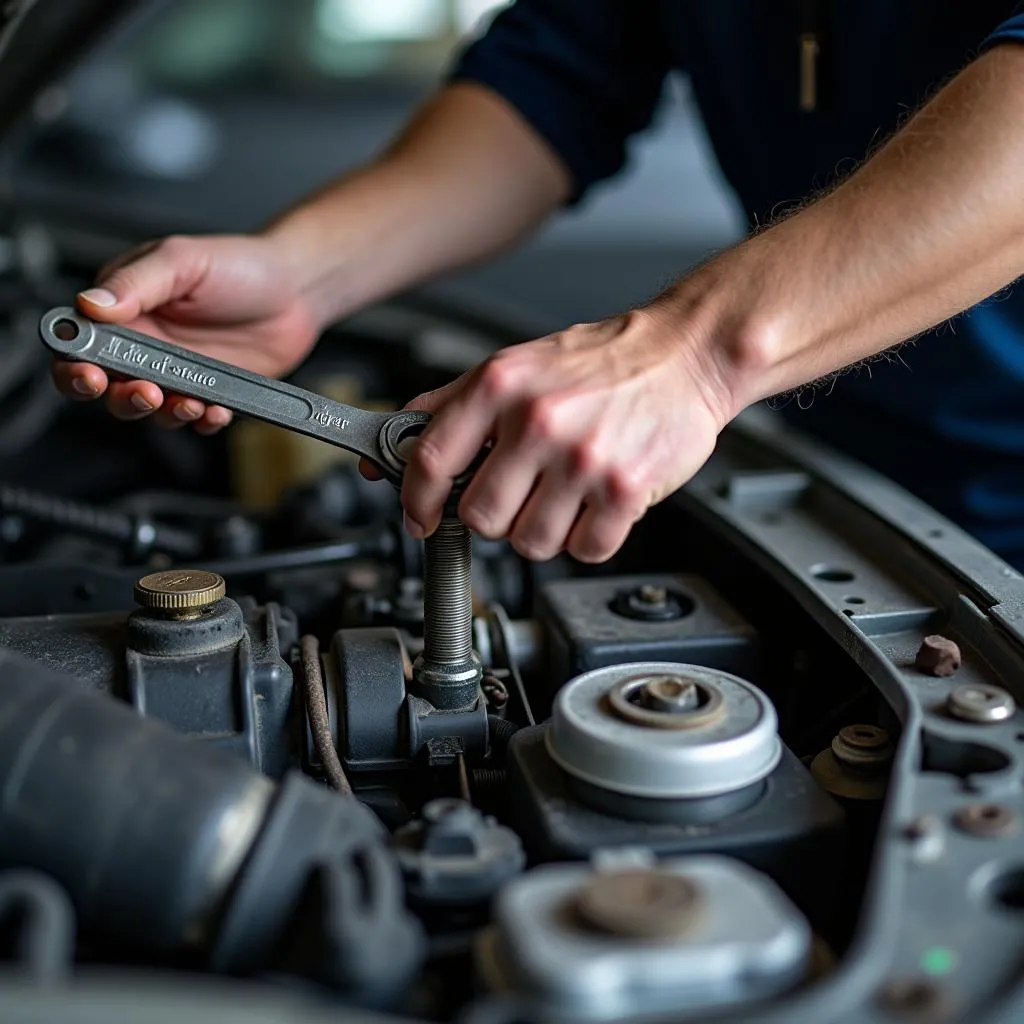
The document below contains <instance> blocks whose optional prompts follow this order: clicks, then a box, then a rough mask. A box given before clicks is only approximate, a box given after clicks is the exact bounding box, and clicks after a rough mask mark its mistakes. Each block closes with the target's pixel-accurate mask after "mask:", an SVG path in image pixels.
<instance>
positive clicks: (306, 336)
mask: <svg viewBox="0 0 1024 1024" xmlns="http://www.w3.org/2000/svg"><path fill="white" fill-rule="evenodd" d="M77 305H78V308H79V310H80V311H81V312H82V313H83V314H85V315H86V316H87V317H89V318H90V319H93V320H100V321H105V322H107V323H113V324H122V325H124V326H126V327H130V328H133V329H135V330H139V331H142V332H144V333H146V334H151V335H153V336H155V337H158V338H163V339H164V340H166V341H171V342H174V343H175V344H178V345H183V346H185V347H186V348H190V349H194V350H195V351H197V352H202V353H204V354H205V355H209V356H212V357H213V358H215V359H221V360H223V361H224V362H226V363H231V364H233V365H235V366H241V367H244V368H245V369H247V370H253V371H255V372H256V373H262V374H264V375H266V376H270V377H279V376H282V375H284V374H286V373H288V372H289V371H290V370H292V369H294V368H295V367H296V366H298V364H299V363H301V362H302V360H303V359H305V357H306V356H307V355H308V354H309V351H310V350H311V349H312V347H313V345H314V344H315V343H316V339H317V336H318V335H319V332H320V324H319V323H318V322H317V319H316V317H315V316H314V314H313V312H312V311H311V309H310V307H309V305H308V303H307V302H306V300H305V298H304V296H303V294H302V291H301V290H300V288H299V287H298V286H297V285H296V284H295V283H294V281H293V280H292V275H291V273H290V271H289V270H288V268H287V267H286V265H285V263H284V261H283V260H282V258H281V256H280V255H279V253H278V252H277V250H276V249H275V248H274V246H273V244H272V243H271V241H270V240H269V239H268V238H264V237H261V236H258V235H212V236H200V237H182V236H176V237H172V238H165V239H163V240H162V241H160V242H155V243H150V244H148V245H144V246H141V247H139V248H138V249H133V250H132V251H131V252H128V253H126V254H125V255H123V256H121V257H119V258H118V259H116V260H114V261H113V262H112V263H110V264H108V265H107V266H106V267H104V268H103V270H101V271H100V273H99V275H98V277H97V281H96V286H95V287H93V288H90V289H88V290H87V291H84V292H82V293H80V294H79V295H78V298H77ZM53 379H54V382H55V383H56V385H57V388H58V389H59V390H60V391H61V392H62V393H63V394H65V395H67V396H69V397H71V398H75V399H79V400H83V401H84V400H90V399H94V398H99V397H100V396H101V395H106V399H107V407H108V408H109V409H110V411H111V413H113V415H114V416H116V417H118V418H119V419H123V420H137V419H142V418H143V417H145V416H149V415H150V414H153V415H154V419H155V421H156V422H157V423H159V424H160V425H161V426H164V427H169V428H174V427H182V426H185V425H186V424H189V423H191V424H194V425H195V427H196V429H197V430H198V431H199V432H200V433H202V434H212V433H214V432H216V431H217V430H220V429H221V427H224V426H226V425H227V424H228V423H229V422H230V421H231V413H230V412H229V411H228V410H227V409H224V408H222V407H220V406H217V405H209V406H207V405H204V404H203V403H202V402H200V401H198V400H197V399H195V398H185V397H183V396H181V395H174V394H169V393H164V392H162V391H161V390H160V388H159V387H158V386H157V385H156V384H152V383H150V382H148V381H140V380H116V379H111V378H110V377H108V375H107V374H106V373H104V371H103V370H102V369H100V367H98V366H92V365H90V364H88V363H76V362H67V361H63V360H55V361H54V364H53Z"/></svg>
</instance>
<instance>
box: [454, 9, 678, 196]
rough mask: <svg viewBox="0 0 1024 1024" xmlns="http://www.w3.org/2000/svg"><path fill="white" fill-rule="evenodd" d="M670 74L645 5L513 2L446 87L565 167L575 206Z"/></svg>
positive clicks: (467, 52)
mask: <svg viewBox="0 0 1024 1024" xmlns="http://www.w3.org/2000/svg"><path fill="white" fill-rule="evenodd" d="M670 67H671V59H670V57H669V51H668V47H667V45H666V43H665V39H664V33H663V32H659V29H658V17H657V13H656V6H655V5H654V4H653V3H650V2H647V0H517V2H515V3H513V4H512V6H511V7H509V8H507V9H506V10H504V11H502V12H501V13H500V14H499V15H498V16H497V17H496V18H495V19H494V21H493V22H492V23H491V26H490V28H489V29H488V31H487V32H486V34H485V35H484V36H483V37H482V38H480V39H478V40H476V41H475V42H473V43H471V44H470V45H469V46H468V47H467V48H465V49H464V50H463V52H462V53H461V54H460V55H459V56H458V58H457V60H456V62H455V65H454V68H453V70H452V72H451V74H450V76H449V81H473V82H477V83H479V84H481V85H484V86H487V87H488V88H489V89H492V90H493V91H494V92H496V93H498V94H499V95H500V96H502V97H503V98H504V99H505V100H507V101H508V102H509V103H511V104H512V106H514V107H515V108H516V109H517V110H518V111H519V113H520V114H521V115H522V117H523V118H524V119H525V120H526V121H527V123H528V124H530V125H531V126H532V127H533V129H534V130H535V131H536V132H537V133H538V134H539V135H540V136H541V137H542V138H543V139H544V140H545V141H546V142H547V143H548V144H549V145H550V146H551V147H552V149H553V150H554V151H555V152H556V153H557V154H558V155H559V156H560V157H561V159H562V160H563V161H564V163H565V164H566V166H567V167H568V169H569V172H570V174H571V175H572V178H573V181H574V185H575V187H574V192H573V196H572V199H571V200H570V201H571V202H575V201H576V200H578V199H579V198H580V197H581V196H582V195H583V194H584V193H585V192H586V191H587V189H588V188H589V187H590V186H591V185H592V184H593V183H594V182H596V181H599V180H600V179H602V178H607V177H609V176H610V175H612V174H614V173H615V172H616V171H618V170H619V169H620V168H621V167H622V166H623V164H624V163H625V160H626V142H627V140H628V139H629V137H630V136H631V135H632V134H633V133H634V132H637V131H639V130H640V129H642V128H644V127H646V126H647V125H648V124H649V123H650V121H651V118H652V116H653V114H654V110H655V107H656V106H657V103H658V99H659V97H660V95H661V89H662V84H663V82H664V80H665V76H666V75H667V73H668V71H669V70H670Z"/></svg>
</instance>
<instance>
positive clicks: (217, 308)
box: [54, 82, 570, 433]
mask: <svg viewBox="0 0 1024 1024" xmlns="http://www.w3.org/2000/svg"><path fill="white" fill-rule="evenodd" d="M569 189H570V176H569V174H568V172H567V170H566V168H565V167H564V165H563V163H562V161H561V159H560V158H559V157H557V156H556V155H555V153H554V151H553V150H552V149H551V148H550V147H549V146H548V145H547V144H546V143H545V142H544V141H543V140H542V139H541V138H540V137H539V136H538V135H537V134H536V133H535V132H534V131H533V130H532V129H531V128H530V127H528V126H527V125H526V123H525V122H524V121H523V120H522V119H521V118H520V116H519V114H518V113H517V112H516V111H515V110H514V108H513V107H512V106H511V105H510V104H508V103H507V102H506V101H505V100H504V99H502V98H500V97H499V96H497V95H496V94H495V93H493V92H491V91H490V90H488V89H486V88H484V87H482V86H479V85H476V84H473V83H468V82H467V83H457V84H454V85H451V86H449V87H448V88H446V89H444V90H443V91H441V92H440V93H439V94H438V95H437V96H436V97H435V98H434V99H433V100H432V101H431V102H429V103H428V104H427V105H426V107H425V108H424V109H423V110H422V111H421V112H420V113H419V114H418V116H417V117H415V118H414V120H413V121H412V122H411V124H410V125H409V126H408V127H407V128H406V130H405V131H404V132H403V133H402V135H401V136H400V137H399V138H398V140H397V141H396V142H395V143H394V144H393V145H392V146H391V147H390V148H389V150H388V151H387V152H386V153H385V154H384V155H383V156H382V157H381V158H380V159H378V160H376V161H375V162H374V163H373V164H371V165H370V166H368V167H365V168H362V169H360V170H358V171H356V172H355V173H353V174H351V175H349V176H347V177H346V178H345V179H343V180H342V181H340V182H338V183H335V184H333V185H332V186H330V187H328V188H327V189H325V190H323V191H322V192H320V193H319V194H317V195H316V196H313V197H312V198H310V199H309V200H307V201H306V202H304V203H303V204H302V205H300V206H299V207H297V208H296V209H295V210H294V211H292V212H290V213H288V214H286V215H285V216H283V217H281V218H279V219H278V220H277V221H276V222H275V223H274V224H272V225H271V226H270V227H269V228H268V229H267V230H266V231H264V232H262V233H261V234H259V235H251V236H250V235H235V236H200V237H174V238H169V239H164V240H163V241H161V242H159V243H156V244H154V245H151V246H148V247H143V248H142V249H140V250H135V251H133V252H131V253H128V254H126V255H125V256H122V257H121V258H120V259H118V260H117V261H115V263H114V264H112V265H111V266H109V267H108V268H105V269H104V271H102V272H101V274H100V276H99V280H98V284H97V287H95V288H92V289H89V290H88V291H86V292H84V293H82V295H80V296H79V307H80V308H81V310H82V311H83V312H84V313H85V314H86V315H88V316H91V317H93V318H95V319H97V320H105V321H111V322H115V323H123V324H129V325H131V326H132V327H136V328H138V329H139V330H142V331H146V332H147V333H151V334H155V335H159V336H161V337H165V338H168V339H170V340H172V341H175V342H178V343H179V344H183V345H187V346H188V347H190V348H193V349H197V350H200V351H203V352H206V353H207V354H209V355H212V356H214V357H216V358H219V359H223V360H225V361H227V362H231V363H234V364H236V365H240V366H245V367H246V368H248V369H253V370H256V371H258V372H260V373H264V374H268V375H272V376H279V375H281V374H284V373H286V372H288V371H289V370H291V369H292V368H294V367H295V366H296V365H297V364H298V363H300V362H301V361H302V360H303V358H305V356H306V355H307V354H308V352H309V350H310V349H311V348H312V346H313V345H314V343H315V341H316V339H317V336H318V335H319V333H320V331H321V330H322V329H323V327H325V326H326V325H327V324H329V323H330V322H331V321H333V320H336V319H337V318H338V317H340V316H343V315H344V314H346V313H348V312H350V311H352V310H354V309H356V308H358V307H360V306H363V305H365V304H367V303H369V302H372V301H374V300H376V299H378V298H381V297H383V296H385V295H388V294H391V293H393V292H395V291H398V290H400V289H402V288H405V287H407V286H409V285H411V284H413V283H415V282H417V281H419V280H421V279H423V278H425V277H428V276H430V275H433V274H437V273H440V272H442V271H445V270H448V269H450V268H453V267H457V266H460V265H463V264H467V263H471V262H474V261H476V260H479V259H482V258H484V257H486V256H488V255H491V254H492V253H495V252H497V251H498V250H500V249H502V248H504V247H506V246H508V245H510V244H511V243H512V242H514V241H516V240H517V239H518V238H519V237H520V236H521V235H523V234H524V233H525V232H527V231H529V230H530V229H531V228H533V227H534V226H535V225H537V224H538V223H539V222H540V221H541V220H543V219H544V218H545V217H546V216H547V215H548V214H549V213H550V212H551V211H552V210H553V209H555V208H556V207H557V206H559V205H561V204H562V203H563V202H564V201H565V200H566V198H567V197H568V194H569ZM54 377H55V379H56V382H57V385H58V387H59V388H60V389H61V390H62V391H63V392H64V393H65V394H68V395H69V396H72V397H75V398H80V399H90V398H97V397H99V396H100V395H101V394H104V393H106V394H107V401H108V405H109V407H110V409H111V411H112V412H113V413H114V414H115V415H117V416H119V417H121V418H123V419H138V418H141V417H143V416H146V415H149V414H150V413H152V412H154V411H156V410H159V411H158V412H157V417H156V418H157V420H158V422H160V423H161V424H162V425H164V426H169V427H173V426H182V425H184V424H185V423H189V422H191V423H195V424H196V426H197V428H198V429H199V430H200V431H201V432H203V433H211V432H213V431H215V430H217V429H219V428H220V427H222V426H224V425H225V424H226V423H227V422H228V421H229V419H230V413H228V411H227V410H225V409H222V408H220V407H216V406H211V407H204V405H203V404H202V403H201V402H199V401H197V400H196V399H191V398H182V397H180V396H167V395H164V394H163V393H162V392H161V390H160V388H159V387H157V385H155V384H152V383H148V382H143V381H115V382H112V381H109V380H108V378H107V376H106V374H104V372H103V371H102V370H101V369H100V368H99V367H96V366H89V365H87V364H84V363H66V362H60V363H57V364H55V366H54Z"/></svg>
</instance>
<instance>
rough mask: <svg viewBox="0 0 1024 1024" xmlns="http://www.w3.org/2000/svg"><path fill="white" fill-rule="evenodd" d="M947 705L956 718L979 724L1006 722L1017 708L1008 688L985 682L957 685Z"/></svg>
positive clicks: (951, 692)
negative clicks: (1007, 690)
mask: <svg viewBox="0 0 1024 1024" xmlns="http://www.w3.org/2000/svg"><path fill="white" fill-rule="evenodd" d="M946 707H947V709H948V711H949V713H950V714H951V715H953V716H954V717H955V718H959V719H961V720H963V721H965V722H976V723H979V724H990V723H992V722H1004V721H1006V719H1007V718H1010V717H1011V716H1012V715H1013V713H1014V712H1015V711H1016V710H1017V705H1016V702H1015V701H1014V699H1013V697H1011V696H1010V694H1009V693H1007V692H1006V690H1004V689H1003V688H1002V687H1000V686H989V685H987V684H985V683H968V684H966V685H964V686H957V687H955V688H954V689H953V690H951V691H950V694H949V698H948V700H947V702H946Z"/></svg>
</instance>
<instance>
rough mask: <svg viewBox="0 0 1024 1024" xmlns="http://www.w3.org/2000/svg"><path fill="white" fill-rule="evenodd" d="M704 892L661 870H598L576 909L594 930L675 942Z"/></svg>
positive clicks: (692, 921) (686, 928)
mask: <svg viewBox="0 0 1024 1024" xmlns="http://www.w3.org/2000/svg"><path fill="white" fill-rule="evenodd" d="M700 906H701V893H700V889H699V888H698V887H697V886H696V885H695V884H694V883H693V882H692V881H691V880H690V879H688V878H684V877H683V876H682V875H676V874H672V873H670V872H668V871H661V870H658V869H656V868H627V869H624V870H620V871H606V872H599V873H598V874H596V875H594V877H593V878H591V879H590V881H589V882H588V883H587V884H586V885H585V886H584V887H583V889H582V890H581V891H580V893H579V895H578V896H577V899H576V910H577V912H578V913H579V915H580V917H581V918H582V919H583V921H584V922H585V923H586V924H588V925H590V926H591V927H592V928H597V929H599V930H600V931H603V932H610V933H611V934H612V935H621V936H624V937H626V938H637V939H664V938H674V937H676V936H679V935H682V934H684V933H685V932H687V931H688V930H689V929H690V927H691V926H692V925H693V923H694V920H695V918H696V917H697V915H698V912H699V911H700Z"/></svg>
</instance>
